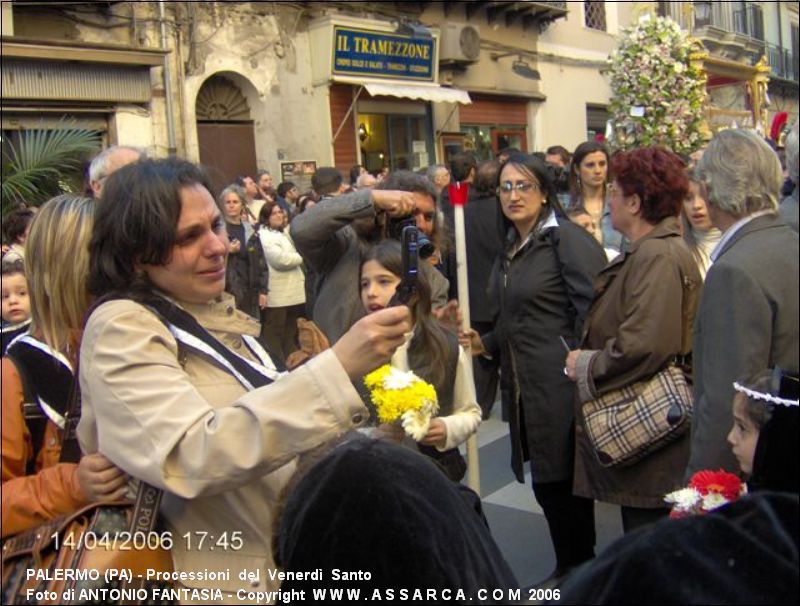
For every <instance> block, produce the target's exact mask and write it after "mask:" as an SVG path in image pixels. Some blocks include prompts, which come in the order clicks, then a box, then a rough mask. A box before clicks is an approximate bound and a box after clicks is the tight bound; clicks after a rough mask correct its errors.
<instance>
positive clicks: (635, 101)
mask: <svg viewBox="0 0 800 606" xmlns="http://www.w3.org/2000/svg"><path fill="white" fill-rule="evenodd" d="M699 50H701V47H699V43H698V42H696V41H694V40H692V39H691V38H689V37H688V35H687V34H686V33H684V32H682V31H681V28H680V27H679V26H678V24H677V23H675V21H673V20H672V19H669V18H663V17H658V18H655V19H652V18H651V19H648V20H645V21H642V22H640V23H639V24H637V25H636V26H634V27H630V28H626V29H623V30H622V36H621V38H620V42H619V46H618V48H617V50H616V51H614V53H613V54H612V56H611V58H610V60H609V62H610V68H609V76H610V78H611V89H612V97H611V104H610V106H609V113H610V114H611V120H612V124H613V138H612V140H611V141H610V143H611V144H612V146H613V147H615V148H617V149H624V150H627V149H631V148H634V147H642V146H649V145H660V146H663V147H667V148H669V149H671V150H672V151H674V152H676V153H691V152H693V151H695V150H696V149H698V148H699V147H701V146H702V145H703V143H704V137H703V133H704V116H705V114H704V111H705V103H706V88H705V85H706V78H705V74H704V73H703V71H702V69H701V68H700V67H699V66H698V65H696V64H695V63H694V62H693V61H692V54H693V53H695V52H697V51H699Z"/></svg>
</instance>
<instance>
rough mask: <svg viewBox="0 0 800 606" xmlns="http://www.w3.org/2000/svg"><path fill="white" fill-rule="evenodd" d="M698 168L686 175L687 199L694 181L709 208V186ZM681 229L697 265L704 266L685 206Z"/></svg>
mask: <svg viewBox="0 0 800 606" xmlns="http://www.w3.org/2000/svg"><path fill="white" fill-rule="evenodd" d="M680 158H681V161H683V162H686V161H685V160H684V159H683V155H681V156H680ZM696 170H697V169H692V170H689V171H687V173H686V176H687V177H688V179H689V183H688V186H689V189H687V194H686V196H687V197H686V200H688V196H689V195H690V194H691V184H692V183H694V184H695V185H696V186H697V191H698V193H699V194H700V197H701V198H703V201H704V202H705V203H706V208H708V188H707V187H706V184H705V182H703V180H702V179H700V177H699V176H698V175H697V172H696ZM681 231H682V232H683V241H684V242H686V246H688V247H689V251H690V252H691V253H692V257H694V260H695V262H696V263H697V266H698V267H703V264H704V263H705V260H704V259H703V255H702V253H701V252H700V245H699V243H698V242H697V238H696V237H695V235H694V229H693V228H692V224H691V223H690V222H689V217H688V216H687V215H686V209H685V208H684V207H683V206H682V207H681Z"/></svg>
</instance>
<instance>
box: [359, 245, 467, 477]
mask: <svg viewBox="0 0 800 606" xmlns="http://www.w3.org/2000/svg"><path fill="white" fill-rule="evenodd" d="M418 275H419V282H418V286H417V297H416V299H415V300H414V301H412V302H411V318H412V321H413V325H414V331H413V333H410V334H409V335H408V338H407V340H406V343H405V344H404V345H402V346H401V347H399V348H398V349H397V351H396V352H395V355H394V357H393V358H392V365H393V366H396V367H398V368H400V369H401V370H409V369H410V370H413V371H414V372H415V373H416V374H417V375H418V376H420V377H421V378H422V379H424V380H426V381H428V382H429V383H431V384H432V385H433V386H434V387H435V388H436V394H437V396H438V400H439V415H440V416H438V417H435V418H434V419H432V420H431V424H430V428H429V429H428V433H427V435H426V436H425V437H424V438H423V439H422V440H421V441H420V442H419V449H420V451H421V452H422V453H423V454H426V455H428V456H430V457H432V458H434V459H436V460H438V461H439V463H440V464H441V465H442V467H443V468H444V469H445V473H447V475H448V476H449V477H450V478H451V479H453V480H455V481H458V480H460V479H461V478H462V477H463V475H464V471H465V470H466V467H465V465H464V463H463V459H461V458H460V455H459V454H458V451H457V450H455V449H456V448H457V447H458V445H459V444H461V443H462V442H464V441H465V440H466V439H467V438H468V437H469V436H471V435H472V434H473V433H475V431H476V430H477V428H478V425H479V424H480V422H481V409H480V407H479V406H478V404H477V401H476V397H475V385H474V383H473V380H472V362H471V360H470V358H469V356H468V355H467V354H466V352H465V351H464V350H463V349H462V348H461V346H460V345H459V344H458V338H457V336H456V335H455V334H454V333H451V332H449V331H447V330H446V329H445V328H444V327H442V325H441V324H440V323H439V322H438V321H437V320H436V319H434V318H433V316H432V315H431V289H430V285H429V284H428V281H427V279H426V277H425V275H424V274H423V273H422V272H420V273H419V274H418ZM401 276H402V255H401V250H400V245H399V244H398V243H397V242H396V241H394V240H383V241H381V242H380V243H378V244H377V245H376V246H374V247H373V248H371V249H370V250H368V251H367V252H366V254H365V255H364V256H363V257H362V263H361V282H360V285H361V302H362V304H363V305H364V309H365V310H366V312H367V313H374V312H376V311H379V310H381V309H383V308H385V307H387V306H388V305H389V302H390V301H391V299H392V296H394V294H395V290H396V289H397V286H398V284H400V279H401ZM445 453H447V454H445Z"/></svg>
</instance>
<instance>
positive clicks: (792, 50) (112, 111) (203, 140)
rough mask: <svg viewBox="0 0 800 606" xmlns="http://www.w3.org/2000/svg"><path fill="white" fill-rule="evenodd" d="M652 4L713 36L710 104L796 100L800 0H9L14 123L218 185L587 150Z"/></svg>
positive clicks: (6, 110)
mask: <svg viewBox="0 0 800 606" xmlns="http://www.w3.org/2000/svg"><path fill="white" fill-rule="evenodd" d="M648 11H649V12H652V13H660V14H665V15H669V16H672V17H673V18H675V19H676V20H678V22H679V23H681V24H682V25H683V26H684V27H686V28H687V30H690V31H691V32H692V33H693V35H695V36H696V37H698V38H699V39H700V40H701V41H702V42H703V43H704V45H705V47H706V49H707V51H708V52H707V54H706V56H705V58H704V61H705V66H706V71H707V73H708V75H709V93H710V97H711V99H712V108H711V111H710V112H709V120H710V122H712V123H713V124H715V125H720V126H721V125H725V124H727V123H729V122H730V121H731V120H736V121H737V122H738V123H739V124H745V125H746V124H748V116H751V117H752V118H751V119H750V120H751V122H750V123H751V124H753V125H761V126H760V127H761V128H762V129H763V130H769V125H770V123H771V121H773V120H774V119H775V117H776V116H779V115H780V114H781V113H782V112H783V113H785V114H786V115H787V116H788V118H789V119H788V122H789V123H791V122H792V120H793V119H796V116H797V56H798V55H797V27H798V26H797V21H798V13H797V5H796V4H795V3H789V2H779V3H778V2H764V3H758V2H635V3H630V2H595V1H583V2H532V1H526V2H476V1H446V2H382V3H363V2H200V3H196V2H166V1H161V2H62V3H38V2H26V1H15V2H8V1H3V2H2V17H3V19H2V26H3V37H2V58H3V65H2V84H3V99H2V105H3V115H2V129H3V135H4V136H3V140H4V141H5V140H13V138H14V136H15V133H16V132H18V131H19V130H20V129H30V128H36V127H44V128H53V127H57V126H59V124H62V123H63V121H64V120H67V121H68V122H69V123H71V124H75V125H78V126H83V127H86V128H91V129H95V130H98V131H100V132H102V133H103V137H104V142H105V143H106V144H127V145H136V146H141V147H144V148H146V149H148V150H149V151H150V153H151V154H152V155H154V156H164V155H168V154H177V155H180V156H183V157H186V158H188V159H190V160H193V161H199V162H201V163H202V164H204V165H205V166H207V167H208V168H209V172H210V174H211V177H212V179H213V181H214V183H215V185H217V186H218V187H219V186H222V185H224V184H226V183H228V182H230V181H231V180H232V179H233V178H234V177H236V176H237V175H239V174H252V173H254V172H255V171H256V170H257V169H267V170H269V171H270V172H271V173H272V174H273V175H275V176H276V181H280V180H281V179H291V180H294V181H296V182H298V183H299V184H300V185H301V187H303V186H306V185H307V184H308V181H309V176H310V174H311V173H312V172H313V170H314V168H315V167H316V166H322V165H335V166H337V167H339V168H341V169H342V170H347V169H349V167H350V166H352V165H354V164H364V165H366V166H367V167H368V168H369V169H371V170H375V169H378V168H380V167H381V166H388V167H390V168H392V169H396V168H408V169H412V170H414V169H420V168H423V167H425V166H427V165H429V164H432V163H435V162H443V161H446V160H447V159H448V158H449V156H450V155H452V153H454V152H456V151H458V150H461V149H470V150H473V151H474V152H475V153H476V155H478V157H479V158H481V159H485V158H490V157H493V156H494V155H495V154H496V153H497V152H498V151H500V150H501V149H503V148H505V147H516V148H519V149H522V150H525V151H541V150H544V149H546V148H547V147H548V146H551V145H557V144H558V145H564V146H565V147H567V148H569V149H572V148H574V147H575V146H576V145H578V144H579V143H581V142H582V141H585V140H586V139H588V138H592V137H594V136H596V135H599V134H602V133H603V132H604V131H605V122H606V109H605V108H606V107H607V104H608V101H609V98H610V95H611V90H610V88H609V84H608V80H607V78H606V77H605V75H604V74H603V69H604V67H605V65H606V60H607V58H608V54H609V53H610V52H611V51H612V50H613V49H614V47H615V45H616V35H617V34H618V32H619V29H620V28H621V27H624V26H626V25H629V24H630V23H632V22H635V20H636V19H638V18H639V16H640V15H641V14H643V13H645V12H648ZM762 57H763V58H764V59H763V61H761V59H762ZM759 61H761V63H759ZM759 86H760V87H761V88H763V89H764V90H763V91H762V90H761V88H759ZM753 91H755V92H753ZM764 92H766V93H767V94H763V93H764Z"/></svg>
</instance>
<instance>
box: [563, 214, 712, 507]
mask: <svg viewBox="0 0 800 606" xmlns="http://www.w3.org/2000/svg"><path fill="white" fill-rule="evenodd" d="M701 286H702V278H701V277H700V272H699V271H698V269H697V265H696V264H695V262H694V261H693V259H692V255H691V253H690V252H689V249H688V248H687V247H686V245H685V243H684V242H683V239H682V238H681V235H680V228H679V225H678V220H677V219H674V218H668V219H664V220H663V221H661V222H660V223H659V224H657V225H656V227H655V228H654V229H653V231H651V232H650V233H649V234H648V235H646V236H644V237H642V238H641V239H639V240H638V241H636V242H635V243H634V244H633V245H632V246H631V248H630V251H629V252H627V253H623V254H621V255H620V256H619V257H617V258H616V259H615V260H614V261H612V262H611V263H609V265H608V266H607V267H606V268H605V269H604V270H603V271H602V272H600V274H599V275H598V277H597V280H596V281H595V300H594V302H593V303H592V306H591V308H590V309H589V314H588V317H587V318H586V323H585V325H584V338H583V349H584V350H585V351H584V352H583V354H582V355H581V356H580V358H579V360H578V364H577V373H578V395H579V404H578V408H577V410H576V415H575V418H576V429H575V433H576V449H577V452H576V457H575V484H574V489H575V493H576V494H578V495H581V496H585V497H589V498H594V499H597V500H598V501H605V502H609V503H616V504H619V505H626V506H629V507H643V508H657V507H664V506H665V504H664V501H663V497H664V495H665V494H666V493H667V492H670V491H672V490H675V489H676V488H679V487H680V486H681V484H682V481H683V471H684V469H685V468H686V462H687V460H688V458H689V434H688V432H687V433H686V434H685V435H684V436H683V437H681V438H680V439H679V440H678V441H677V442H673V443H672V444H670V445H668V446H666V447H664V448H662V449H660V450H658V451H656V452H654V453H652V454H650V455H649V456H647V457H646V458H644V459H643V460H642V461H639V462H637V463H635V464H633V465H631V466H628V467H623V468H618V469H617V468H609V469H606V468H604V467H602V466H601V465H600V463H599V462H598V461H597V458H596V456H595V454H594V451H593V450H592V447H591V444H590V443H589V440H588V438H587V437H586V434H585V430H584V427H583V416H582V414H581V406H580V402H585V401H587V400H589V399H591V398H593V397H595V396H596V395H598V394H602V393H606V392H609V391H612V390H614V389H618V388H620V387H622V386H624V385H628V384H630V383H634V382H636V381H640V380H643V379H647V378H650V377H651V376H653V375H654V374H655V373H657V372H658V371H659V370H661V369H663V368H664V367H665V366H666V365H667V363H668V362H669V361H670V360H671V359H672V358H674V357H675V356H677V355H679V354H688V353H689V352H691V349H692V338H691V336H692V327H693V323H694V316H695V312H696V310H697V304H698V300H699V296H700V289H701Z"/></svg>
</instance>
